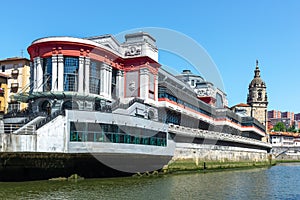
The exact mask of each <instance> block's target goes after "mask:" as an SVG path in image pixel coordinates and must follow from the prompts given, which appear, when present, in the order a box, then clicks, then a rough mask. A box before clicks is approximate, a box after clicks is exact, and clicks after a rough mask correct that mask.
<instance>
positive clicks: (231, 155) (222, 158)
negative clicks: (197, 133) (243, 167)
mask: <svg viewBox="0 0 300 200" xmlns="http://www.w3.org/2000/svg"><path fill="white" fill-rule="evenodd" d="M268 158H269V157H268V153H267V151H264V150H258V149H250V148H240V147H230V146H218V145H205V144H202V145H198V144H188V143H177V144H176V150H175V154H174V157H173V159H172V160H184V159H194V160H198V161H214V162H226V161H230V162H242V161H253V162H265V161H268Z"/></svg>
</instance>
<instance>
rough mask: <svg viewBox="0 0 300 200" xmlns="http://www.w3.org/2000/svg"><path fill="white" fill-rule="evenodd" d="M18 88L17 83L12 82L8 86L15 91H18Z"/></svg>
mask: <svg viewBox="0 0 300 200" xmlns="http://www.w3.org/2000/svg"><path fill="white" fill-rule="evenodd" d="M18 88H19V83H12V84H11V86H10V91H11V92H13V93H16V92H18Z"/></svg>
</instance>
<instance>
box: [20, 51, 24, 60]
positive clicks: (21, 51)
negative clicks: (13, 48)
mask: <svg viewBox="0 0 300 200" xmlns="http://www.w3.org/2000/svg"><path fill="white" fill-rule="evenodd" d="M23 53H24V50H23V49H21V58H23Z"/></svg>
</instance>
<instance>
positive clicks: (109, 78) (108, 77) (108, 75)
mask: <svg viewBox="0 0 300 200" xmlns="http://www.w3.org/2000/svg"><path fill="white" fill-rule="evenodd" d="M106 71H107V72H106V73H107V83H108V87H106V88H107V97H108V98H111V85H112V67H111V66H109V65H108V67H107V69H106Z"/></svg>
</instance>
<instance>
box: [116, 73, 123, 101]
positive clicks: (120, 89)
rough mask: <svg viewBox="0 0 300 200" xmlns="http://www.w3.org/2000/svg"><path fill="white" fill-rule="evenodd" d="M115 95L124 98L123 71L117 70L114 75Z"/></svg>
mask: <svg viewBox="0 0 300 200" xmlns="http://www.w3.org/2000/svg"><path fill="white" fill-rule="evenodd" d="M116 96H117V98H120V99H122V98H124V71H122V70H118V71H117V77H116Z"/></svg>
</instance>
